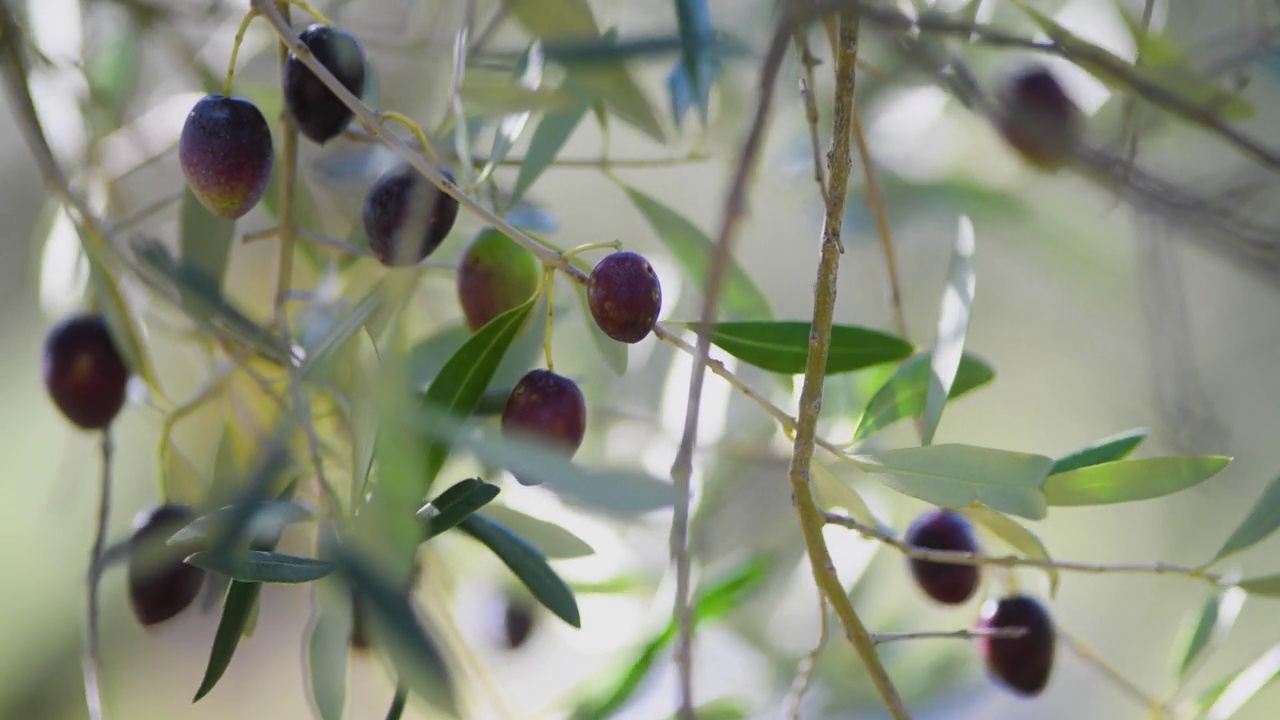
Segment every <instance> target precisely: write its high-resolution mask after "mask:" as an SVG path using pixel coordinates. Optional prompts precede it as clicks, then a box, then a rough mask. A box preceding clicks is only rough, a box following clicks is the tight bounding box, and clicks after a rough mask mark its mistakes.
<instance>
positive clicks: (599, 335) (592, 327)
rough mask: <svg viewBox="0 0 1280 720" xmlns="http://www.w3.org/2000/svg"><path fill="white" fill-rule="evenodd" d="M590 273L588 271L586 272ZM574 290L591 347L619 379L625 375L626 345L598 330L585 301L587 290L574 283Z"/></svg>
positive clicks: (598, 327)
mask: <svg viewBox="0 0 1280 720" xmlns="http://www.w3.org/2000/svg"><path fill="white" fill-rule="evenodd" d="M587 272H588V273H589V272H590V269H588V270H587ZM574 290H575V291H577V293H578V301H579V304H580V305H581V307H582V321H583V323H584V324H585V325H586V326H587V334H588V335H589V336H590V337H591V345H592V347H594V348H595V349H596V352H598V353H599V354H600V358H601V359H602V360H604V364H605V365H606V366H607V367H608V368H609V369H610V370H612V371H613V373H614V374H615V375H617V376H619V377H622V376H623V375H626V374H627V359H628V354H627V345H626V343H620V342H618V341H617V340H614V339H613V338H611V337H609V336H608V335H605V334H604V331H603V330H601V329H600V325H599V324H597V323H596V321H595V318H594V317H593V316H592V315H591V306H590V304H589V302H588V300H587V288H586V287H584V286H582V285H579V284H577V283H574Z"/></svg>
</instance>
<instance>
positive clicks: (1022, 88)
mask: <svg viewBox="0 0 1280 720" xmlns="http://www.w3.org/2000/svg"><path fill="white" fill-rule="evenodd" d="M996 124H997V127H998V129H999V131H1000V134H1001V135H1003V136H1004V139H1005V141H1006V142H1008V143H1009V145H1010V146H1012V147H1013V149H1014V150H1016V151H1017V152H1018V154H1019V155H1021V156H1022V157H1023V158H1024V159H1025V160H1026V161H1027V162H1028V163H1030V164H1031V165H1033V166H1035V167H1037V168H1039V169H1041V170H1046V171H1053V170H1057V169H1058V168H1060V167H1062V166H1063V165H1064V164H1065V163H1066V162H1067V160H1068V159H1069V158H1070V156H1071V153H1072V152H1073V151H1074V150H1075V148H1076V146H1077V145H1078V143H1079V142H1080V135H1081V132H1082V125H1083V114H1082V113H1081V112H1080V109H1079V108H1078V107H1077V106H1076V104H1075V103H1074V102H1073V101H1072V100H1071V98H1070V97H1069V96H1068V95H1067V93H1066V92H1065V91H1064V90H1063V89H1062V85H1061V84H1060V83H1059V82H1058V80H1057V78H1055V77H1054V75H1053V73H1052V72H1050V71H1049V69H1048V68H1046V67H1044V66H1041V65H1030V66H1027V67H1024V68H1022V69H1020V70H1018V71H1017V72H1016V73H1014V75H1013V76H1012V77H1010V78H1009V80H1008V81H1007V82H1006V84H1005V86H1004V87H1003V88H1002V89H1001V91H1000V93H999V98H998V108H997V112H996Z"/></svg>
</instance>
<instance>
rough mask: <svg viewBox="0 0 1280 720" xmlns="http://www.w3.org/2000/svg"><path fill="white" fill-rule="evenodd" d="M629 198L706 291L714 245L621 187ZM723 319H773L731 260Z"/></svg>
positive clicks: (672, 214)
mask: <svg viewBox="0 0 1280 720" xmlns="http://www.w3.org/2000/svg"><path fill="white" fill-rule="evenodd" d="M622 189H623V191H625V192H626V193H627V197H628V198H630V199H631V202H632V203H634V204H635V206H636V209H637V210H639V211H640V214H641V215H643V216H644V219H645V221H647V222H648V223H649V227H651V228H653V232H654V234H656V235H657V236H658V239H659V240H661V241H662V244H663V245H664V246H665V247H666V248H667V251H668V252H670V253H671V256H672V258H673V259H674V260H675V261H676V264H678V265H679V266H680V269H681V270H682V271H683V272H684V274H685V277H686V278H688V280H689V281H690V282H692V283H693V284H694V285H695V286H696V287H697V288H698V289H699V290H700V291H705V290H706V278H707V274H708V272H710V270H711V257H712V250H713V247H714V243H712V241H711V238H710V237H708V236H707V234H706V233H704V232H703V231H702V230H701V229H700V228H698V226H697V225H694V224H693V223H692V222H690V221H689V219H688V218H686V217H685V216H683V215H681V214H680V213H678V212H676V211H675V210H673V209H671V208H670V207H667V206H666V205H664V204H662V203H661V202H659V201H658V200H657V198H654V197H652V196H650V195H646V194H645V193H642V192H640V191H639V190H636V189H635V188H632V187H629V186H627V185H622ZM720 307H721V308H722V312H721V314H720V315H721V317H723V318H726V319H728V320H747V319H751V320H768V319H769V318H771V317H773V311H772V310H770V309H769V300H768V298H766V297H765V295H764V293H763V292H761V291H760V288H758V287H756V284H755V282H753V281H752V280H751V276H750V275H748V274H747V273H746V271H745V270H743V269H742V267H741V266H740V265H738V263H737V262H736V261H735V260H732V259H730V261H729V267H728V271H727V274H726V275H725V280H724V285H723V286H722V288H721V293H720Z"/></svg>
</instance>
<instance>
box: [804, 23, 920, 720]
mask: <svg viewBox="0 0 1280 720" xmlns="http://www.w3.org/2000/svg"><path fill="white" fill-rule="evenodd" d="M858 20H859V18H858V12H857V9H856V8H853V9H846V10H844V11H843V12H841V13H840V15H839V29H838V32H837V36H838V42H837V53H836V58H835V63H836V67H835V74H836V78H835V102H834V103H833V111H832V120H831V128H832V130H831V149H830V150H829V151H828V153H827V177H828V186H827V187H828V189H829V195H828V197H827V203H826V217H825V218H824V219H823V228H822V252H821V259H820V261H819V265H818V275H817V281H816V283H815V285H816V287H815V291H814V302H813V324H812V329H811V330H810V334H809V356H808V360H807V362H806V366H805V374H804V385H803V387H802V389H801V391H800V415H799V418H798V420H797V424H796V437H795V445H794V448H793V451H792V455H791V466H790V468H789V472H788V474H789V476H790V479H791V495H792V502H793V503H794V504H795V507H796V513H797V514H798V515H799V518H800V528H801V531H802V533H803V535H804V542H805V549H806V551H807V552H808V555H809V564H810V565H811V566H812V567H813V572H814V578H815V580H816V581H817V584H818V588H819V590H820V591H821V592H822V594H823V595H825V596H826V598H827V600H828V601H829V602H830V603H831V606H832V608H833V609H834V610H835V613H836V617H837V618H839V620H840V624H841V626H842V627H843V628H844V632H845V637H846V638H848V640H849V643H850V644H851V645H852V646H853V649H854V651H855V652H856V653H857V655H858V658H859V659H860V660H861V661H862V664H863V665H864V666H865V667H866V669H867V674H868V675H869V676H870V679H871V683H872V685H873V686H875V688H876V692H877V693H879V695H880V698H881V700H883V702H884V704H885V707H886V708H888V710H889V713H890V714H891V715H892V716H893V717H894V718H895V720H902V719H904V718H909V717H910V714H909V713H908V711H907V708H906V706H905V705H904V704H903V702H902V698H901V697H900V696H899V695H898V691H897V688H895V687H894V685H893V681H892V680H891V679H890V678H889V674H888V672H886V671H885V669H884V665H882V664H881V662H880V658H879V656H878V655H877V653H876V648H875V642H874V640H873V639H872V637H871V634H870V633H869V632H868V631H867V628H866V626H864V625H863V624H862V620H861V618H859V617H858V613H857V611H855V610H854V608H853V605H852V604H851V603H850V602H849V597H848V595H846V594H845V590H844V586H843V585H842V584H841V582H840V578H839V576H838V575H837V574H836V570H835V565H834V563H833V562H832V560H831V553H830V551H828V550H827V544H826V541H825V540H824V539H823V537H822V527H823V524H824V521H823V515H822V511H821V510H820V509H819V508H818V504H817V502H816V500H815V499H814V496H813V488H812V486H811V482H810V476H809V465H810V463H811V462H812V461H813V453H814V449H815V447H816V443H815V436H816V433H817V428H818V416H819V415H820V414H821V411H822V385H823V380H824V378H825V376H826V366H827V356H828V354H829V352H830V350H831V325H832V322H833V320H834V317H835V303H836V278H837V275H838V273H839V267H840V232H841V229H842V225H843V222H844V207H845V198H846V197H847V188H848V183H849V174H850V172H851V171H852V169H853V158H852V150H851V148H850V141H851V136H852V134H853V133H852V128H853V120H852V115H853V90H854V80H855V71H856V60H857V57H858V25H859V22H858Z"/></svg>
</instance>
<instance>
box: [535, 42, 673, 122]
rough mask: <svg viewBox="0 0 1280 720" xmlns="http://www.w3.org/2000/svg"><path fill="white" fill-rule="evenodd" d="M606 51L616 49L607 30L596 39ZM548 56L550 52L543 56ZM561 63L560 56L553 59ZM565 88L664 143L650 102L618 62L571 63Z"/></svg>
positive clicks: (615, 44)
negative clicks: (600, 102)
mask: <svg viewBox="0 0 1280 720" xmlns="http://www.w3.org/2000/svg"><path fill="white" fill-rule="evenodd" d="M598 43H599V44H600V45H603V46H605V47H606V49H607V48H609V47H611V46H617V45H618V33H617V31H616V30H609V31H608V32H607V33H605V34H604V35H601V36H600V38H599V39H598ZM547 54H548V56H549V57H550V56H552V55H553V53H552V52H550V51H549V52H548V53H547ZM556 59H557V60H559V61H560V62H562V63H563V62H565V59H566V58H565V57H564V56H563V55H558V56H556ZM565 85H566V87H568V88H571V89H574V90H576V91H578V92H579V93H581V94H584V95H588V96H590V97H592V98H599V99H600V100H603V101H604V103H605V105H606V106H607V107H608V108H609V110H610V111H611V112H612V113H613V114H614V115H616V116H617V117H618V118H620V119H621V120H622V121H623V122H625V123H627V124H628V125H630V126H632V127H634V128H635V129H637V130H639V131H640V132H642V133H644V134H645V135H648V136H649V137H650V138H652V139H653V140H655V141H657V142H659V143H665V142H666V139H667V138H666V132H665V131H664V130H663V128H662V122H661V121H660V120H659V119H658V113H657V111H656V110H654V107H653V102H652V101H651V100H650V99H649V97H648V95H647V94H646V93H645V91H644V89H643V88H641V87H640V84H639V83H637V82H636V79H635V77H634V76H632V74H631V71H630V69H629V68H628V67H627V65H626V63H625V62H624V61H622V60H611V59H609V58H608V57H600V58H598V59H597V60H595V61H593V62H574V63H572V64H570V65H569V66H568V74H567V76H566V78H565Z"/></svg>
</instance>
